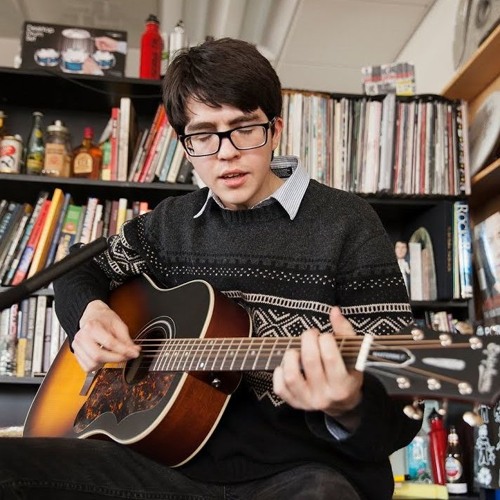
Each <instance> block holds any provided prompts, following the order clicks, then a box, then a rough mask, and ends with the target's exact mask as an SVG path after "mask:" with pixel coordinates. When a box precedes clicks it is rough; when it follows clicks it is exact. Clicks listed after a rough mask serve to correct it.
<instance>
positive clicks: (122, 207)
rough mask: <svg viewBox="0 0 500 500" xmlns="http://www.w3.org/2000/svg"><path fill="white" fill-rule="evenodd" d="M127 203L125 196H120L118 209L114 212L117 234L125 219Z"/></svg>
mask: <svg viewBox="0 0 500 500" xmlns="http://www.w3.org/2000/svg"><path fill="white" fill-rule="evenodd" d="M127 205H128V200H127V198H120V199H119V200H118V209H117V213H116V233H115V234H118V233H119V232H120V229H121V227H122V226H123V224H124V222H125V221H126V220H127Z"/></svg>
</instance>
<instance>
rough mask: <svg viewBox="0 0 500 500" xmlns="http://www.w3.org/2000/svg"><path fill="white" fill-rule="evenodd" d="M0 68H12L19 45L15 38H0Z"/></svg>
mask: <svg viewBox="0 0 500 500" xmlns="http://www.w3.org/2000/svg"><path fill="white" fill-rule="evenodd" d="M0 47H1V48H2V50H0V66H4V67H6V68H12V67H14V57H15V56H16V54H17V53H18V51H19V49H20V43H19V40H18V39H15V38H2V37H0Z"/></svg>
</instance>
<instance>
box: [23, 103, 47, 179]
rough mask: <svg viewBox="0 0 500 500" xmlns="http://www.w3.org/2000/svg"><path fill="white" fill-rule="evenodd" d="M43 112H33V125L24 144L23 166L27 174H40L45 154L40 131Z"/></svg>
mask: <svg viewBox="0 0 500 500" xmlns="http://www.w3.org/2000/svg"><path fill="white" fill-rule="evenodd" d="M42 118H43V113H40V111H34V112H33V125H32V127H31V133H30V135H29V139H28V144H27V145H26V160H25V167H26V173H27V174H36V175H38V174H41V173H42V170H43V161H44V155H45V145H44V142H43V131H42Z"/></svg>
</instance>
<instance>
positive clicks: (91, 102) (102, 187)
mask: <svg viewBox="0 0 500 500" xmlns="http://www.w3.org/2000/svg"><path fill="white" fill-rule="evenodd" d="M332 96H338V94H332ZM121 97H131V99H132V101H133V104H134V107H135V110H136V113H137V117H138V120H139V126H140V127H147V126H149V125H150V124H151V120H152V119H153V116H154V114H155V111H156V109H157V106H158V104H159V102H160V100H161V87H160V84H159V83H158V82H155V81H149V80H139V79H133V78H125V79H116V78H110V77H104V78H103V77H93V76H88V75H78V76H71V77H68V76H66V75H61V74H59V73H57V74H56V73H52V72H50V71H43V70H40V71H25V70H16V69H12V68H0V109H2V110H3V111H4V112H5V113H6V114H7V115H8V121H7V125H8V128H9V130H11V131H13V132H16V133H20V134H21V135H22V136H23V138H25V137H27V135H28V133H29V129H30V127H31V113H32V111H34V110H39V111H41V112H43V113H44V115H45V118H44V124H45V125H47V124H48V123H50V122H52V121H53V120H55V119H61V120H63V121H64V122H65V123H66V125H67V126H68V127H69V129H70V130H71V132H72V137H73V143H76V142H78V138H79V137H80V136H81V133H82V131H83V128H84V127H85V126H87V125H89V124H90V125H92V126H93V127H94V129H95V130H96V132H97V133H99V131H100V130H102V129H103V128H104V127H105V125H106V123H107V120H108V119H109V111H110V108H111V107H112V106H116V105H118V103H119V101H120V98H121ZM55 188H60V189H62V190H63V191H64V192H65V193H71V195H72V198H73V200H74V201H75V203H77V204H83V203H85V202H86V200H87V198H88V196H90V195H91V196H96V197H98V198H108V199H111V198H114V199H117V198H121V197H124V198H128V199H129V200H133V199H139V200H147V201H148V202H149V203H150V206H151V207H154V206H155V205H156V204H157V203H158V202H159V201H160V200H162V199H164V198H165V197H167V196H178V195H182V194H185V193H187V192H189V191H191V190H193V189H195V188H194V187H193V186H192V185H187V184H163V183H134V182H118V181H100V180H88V179H84V180H81V179H75V178H57V177H44V176H32V175H15V174H0V199H2V198H7V199H10V200H15V201H18V202H25V201H29V202H30V203H34V202H35V201H36V197H37V194H38V193H39V192H40V191H42V190H47V191H49V193H50V194H52V193H53V191H54V189H55ZM360 196H362V197H363V198H365V199H366V200H367V201H368V202H369V203H370V204H371V205H372V206H373V208H374V209H375V211H376V212H377V213H378V214H379V216H380V218H381V219H382V221H383V223H384V225H385V227H386V229H387V231H388V233H389V235H390V237H391V239H393V240H397V239H399V238H401V236H402V234H403V232H404V226H405V224H406V221H407V220H409V219H412V218H414V217H417V216H418V215H419V214H421V213H422V212H425V211H426V210H429V209H430V208H432V207H434V206H436V205H438V204H439V203H441V202H443V201H455V200H457V199H459V198H463V197H457V196H445V195H437V196H436V195H433V196H429V195H426V196H418V195H411V196H407V195H391V194H386V193H379V194H377V195H372V194H360ZM0 291H1V290H0ZM48 294H49V295H50V292H48ZM412 305H413V306H414V310H415V312H416V314H420V311H423V310H424V309H428V310H436V311H437V310H442V309H448V310H450V309H451V310H453V312H454V314H455V313H456V315H457V317H459V318H460V319H464V318H466V317H468V315H469V312H468V301H466V300H444V301H432V302H431V301H419V302H414V303H413V304H412ZM40 380H41V379H40V378H39V377H31V378H22V379H18V378H16V377H3V378H0V404H1V405H2V408H5V410H4V411H2V412H0V426H8V425H20V424H22V422H23V419H24V415H25V414H26V412H27V410H28V408H29V405H30V402H31V399H32V397H33V395H34V393H35V391H36V390H37V389H38V386H39V384H40ZM4 401H5V402H6V403H7V402H8V403H9V405H12V408H14V409H13V410H12V411H11V410H9V409H7V408H10V406H9V405H8V404H3V403H4Z"/></svg>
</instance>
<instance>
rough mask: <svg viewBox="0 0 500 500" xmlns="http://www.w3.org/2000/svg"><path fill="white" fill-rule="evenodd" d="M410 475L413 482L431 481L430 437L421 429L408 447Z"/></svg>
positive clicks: (407, 457)
mask: <svg viewBox="0 0 500 500" xmlns="http://www.w3.org/2000/svg"><path fill="white" fill-rule="evenodd" d="M406 462H407V464H408V475H409V477H410V479H411V480H412V481H418V482H422V483H427V482H430V481H431V466H430V460H429V436H428V435H427V433H426V432H425V431H424V429H420V431H419V432H418V434H417V435H416V436H415V437H414V438H413V440H412V442H411V443H410V444H409V445H408V446H407V447H406Z"/></svg>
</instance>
